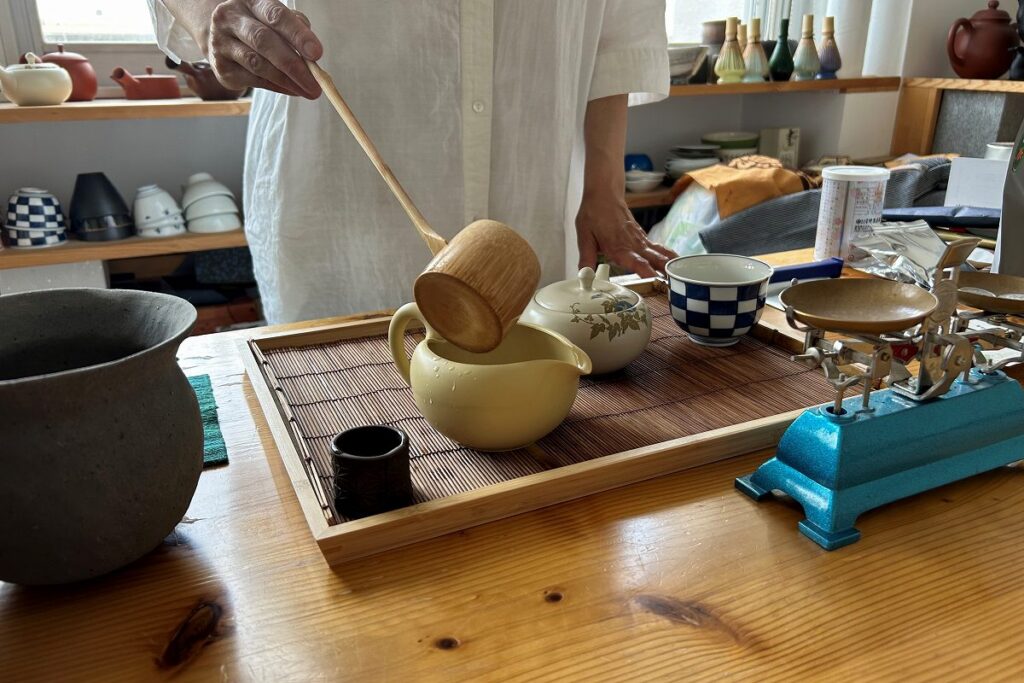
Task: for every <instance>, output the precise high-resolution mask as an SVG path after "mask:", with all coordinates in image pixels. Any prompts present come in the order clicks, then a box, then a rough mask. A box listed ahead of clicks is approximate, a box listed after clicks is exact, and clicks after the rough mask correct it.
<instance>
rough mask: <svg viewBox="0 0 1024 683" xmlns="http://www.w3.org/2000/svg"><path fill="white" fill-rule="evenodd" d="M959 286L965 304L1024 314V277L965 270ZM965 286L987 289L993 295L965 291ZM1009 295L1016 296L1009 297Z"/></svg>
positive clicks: (987, 309)
mask: <svg viewBox="0 0 1024 683" xmlns="http://www.w3.org/2000/svg"><path fill="white" fill-rule="evenodd" d="M959 286H960V291H959V292H958V293H957V294H958V296H959V299H960V303H962V304H964V305H965V306H970V307H972V308H980V309H981V310H983V311H986V312H988V313H1002V314H1004V315H1024V277H1016V276H1014V275H995V274H993V273H967V272H964V273H960V283H959ZM965 287H970V288H972V289H976V290H978V289H983V290H987V291H989V292H991V293H992V294H993V296H989V295H987V294H982V293H981V292H977V291H970V292H965V291H964V288H965ZM1007 295H1009V296H1012V297H1015V298H1012V299H1010V298H1007ZM1018 297H1019V298H1018Z"/></svg>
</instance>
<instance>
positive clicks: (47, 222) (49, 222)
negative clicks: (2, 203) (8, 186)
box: [4, 187, 67, 230]
mask: <svg viewBox="0 0 1024 683" xmlns="http://www.w3.org/2000/svg"><path fill="white" fill-rule="evenodd" d="M4 223H5V225H6V226H7V227H8V228H20V229H22V230H64V229H65V227H67V226H66V224H65V222H64V212H63V211H62V210H61V208H60V202H59V201H57V198H56V197H54V196H53V195H52V194H50V193H49V192H47V191H46V190H40V189H38V188H35V187H23V188H22V189H20V190H18V191H17V192H15V193H14V194H12V195H11V198H10V199H8V200H7V220H6V221H4Z"/></svg>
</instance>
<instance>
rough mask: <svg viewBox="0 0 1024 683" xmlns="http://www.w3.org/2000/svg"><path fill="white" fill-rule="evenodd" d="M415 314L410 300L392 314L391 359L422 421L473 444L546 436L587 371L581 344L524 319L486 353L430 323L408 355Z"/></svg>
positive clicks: (503, 444) (490, 445)
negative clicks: (462, 344) (453, 339)
mask: <svg viewBox="0 0 1024 683" xmlns="http://www.w3.org/2000/svg"><path fill="white" fill-rule="evenodd" d="M413 320H422V317H421V316H420V311H419V309H418V308H417V307H416V304H411V303H410V304H406V305H405V306H403V307H402V308H400V309H399V310H398V312H397V313H395V316H394V318H392V319H391V327H390V329H389V330H388V341H389V342H390V344H391V355H392V357H393V358H394V361H395V365H396V366H397V367H398V371H399V372H400V373H401V375H402V377H404V378H405V381H406V382H407V383H408V384H409V386H410V387H412V394H413V398H414V399H415V400H416V405H417V407H418V408H419V409H420V412H421V413H423V416H424V417H425V418H426V419H427V422H429V423H430V425H431V426H432V427H434V429H436V430H437V431H439V432H441V433H442V434H444V435H445V436H447V437H448V438H450V439H452V440H453V441H456V442H458V443H460V444H462V445H464V446H469V447H470V448H475V449H477V450H482V451H507V450H512V449H515V448H520V447H522V446H525V445H527V444H530V443H533V442H534V441H536V440H538V439H540V438H541V437H543V436H545V435H546V434H548V433H549V432H551V430H553V429H554V428H555V427H557V426H558V425H559V423H561V421H562V420H564V419H565V416H566V415H568V414H569V410H570V409H571V408H572V404H573V401H575V400H576V391H577V389H578V388H579V378H580V376H581V375H586V374H589V373H590V369H591V365H590V358H589V357H588V356H587V354H586V353H584V351H583V350H582V349H580V348H579V347H578V346H576V345H575V344H573V343H572V342H570V341H569V340H568V339H566V338H565V337H563V336H561V335H560V334H556V333H554V332H550V331H548V330H545V329H542V328H540V327H535V326H533V325H528V324H525V323H516V324H515V325H514V326H513V327H512V329H511V330H510V331H509V333H508V334H507V335H506V336H505V339H504V341H502V342H501V344H500V345H499V346H498V348H496V349H494V350H493V351H489V352H487V353H470V352H468V351H464V350H462V349H460V348H459V347H457V346H455V345H454V344H451V343H449V342H448V341H445V340H444V339H443V338H441V337H440V336H439V335H438V334H437V333H436V332H434V331H433V330H431V329H430V328H429V327H427V336H426V339H424V340H423V341H422V342H420V343H419V344H418V345H417V346H416V350H415V351H414V352H413V354H412V359H411V361H410V359H409V358H408V357H406V355H405V344H404V340H405V330H406V328H407V327H408V326H409V324H410V323H411V322H412V321H413Z"/></svg>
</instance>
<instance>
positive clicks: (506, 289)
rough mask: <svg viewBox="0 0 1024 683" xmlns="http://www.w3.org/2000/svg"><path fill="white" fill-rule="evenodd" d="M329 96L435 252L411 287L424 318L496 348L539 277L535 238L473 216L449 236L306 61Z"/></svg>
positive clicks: (478, 345) (476, 345)
mask: <svg viewBox="0 0 1024 683" xmlns="http://www.w3.org/2000/svg"><path fill="white" fill-rule="evenodd" d="M306 63H307V64H308V65H309V70H310V71H311V72H312V74H313V77H314V78H315V79H316V81H317V83H319V84H320V87H321V88H323V91H324V94H326V95H327V99H328V100H330V102H331V104H333V105H334V108H335V109H336V110H337V112H338V114H339V115H340V116H341V118H342V120H343V121H344V122H345V125H346V126H348V129H349V130H350V131H351V132H352V135H353V136H354V137H355V139H356V142H358V143H359V146H360V147H362V148H363V151H364V152H366V156H368V157H369V158H370V161H371V162H373V165H374V167H375V168H376V169H377V172H378V173H380V175H381V177H382V178H383V179H384V182H385V183H387V185H388V187H389V188H391V192H392V193H393V194H394V195H395V198H396V199H398V203H399V204H401V205H402V208H403V209H405V212H406V214H408V216H409V219H410V220H411V221H412V224H413V225H414V226H415V227H416V230H417V231H418V232H419V234H420V237H422V238H423V241H424V242H426V243H427V246H428V247H429V248H430V251H431V253H433V254H434V258H433V260H431V262H430V263H429V264H427V268H426V270H424V271H423V273H421V274H420V276H419V277H418V278H416V284H415V285H414V287H413V295H414V297H415V299H416V304H417V305H418V306H419V308H420V312H421V313H422V314H423V317H424V318H426V322H427V323H428V324H429V325H430V326H431V327H432V328H434V330H435V331H437V333H438V334H440V335H441V336H442V337H444V338H445V339H447V340H448V341H450V342H451V343H452V344H455V345H456V346H458V347H460V348H463V349H465V350H466V351H472V352H475V353H484V352H486V351H491V350H493V349H494V348H496V347H497V346H498V344H500V343H501V341H502V339H504V338H505V335H506V334H507V333H508V331H509V329H511V327H512V325H514V324H515V322H516V320H517V319H518V318H519V316H520V314H522V312H523V309H525V308H526V305H527V304H528V303H529V302H530V298H531V297H532V296H533V292H534V290H536V289H537V284H538V283H539V282H540V261H539V260H538V259H537V254H536V253H534V251H533V248H532V247H530V244H529V243H528V242H527V241H526V240H525V239H523V238H522V237H521V236H520V235H519V233H517V232H516V231H515V230H513V229H512V228H510V227H508V226H507V225H505V224H504V223H499V222H498V221H491V220H481V221H475V222H474V223H470V224H469V225H468V226H466V227H465V228H463V229H462V231H461V232H459V234H458V235H456V236H455V237H454V238H453V239H452V241H451V244H448V243H447V242H445V239H444V238H443V237H441V236H440V235H439V234H437V232H436V231H435V230H434V229H433V228H431V227H430V224H429V223H428V222H427V219H426V218H424V217H423V214H422V213H420V211H419V209H417V208H416V205H415V204H413V201H412V199H411V198H410V197H409V194H408V193H407V192H406V191H405V188H403V187H402V185H401V183H399V182H398V179H397V178H396V177H395V174H394V173H393V172H392V171H391V168H390V167H388V165H387V164H386V163H384V160H383V159H382V158H381V156H380V152H378V151H377V148H376V146H374V144H373V141H372V140H370V137H369V136H368V135H367V134H366V131H365V130H363V127H362V126H361V125H360V124H359V121H358V119H356V116H355V114H353V113H352V110H351V109H349V106H348V104H346V103H345V100H344V99H343V98H342V96H341V93H339V92H338V89H337V87H336V86H335V85H334V81H333V79H332V78H331V76H330V74H328V73H327V72H326V71H324V70H323V69H322V68H320V66H318V65H317V64H315V63H314V62H309V61H307V62H306Z"/></svg>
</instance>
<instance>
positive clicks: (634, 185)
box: [626, 174, 664, 192]
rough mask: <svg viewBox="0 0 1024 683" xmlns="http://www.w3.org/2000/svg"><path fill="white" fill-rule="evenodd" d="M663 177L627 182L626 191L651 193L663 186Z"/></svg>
mask: <svg viewBox="0 0 1024 683" xmlns="http://www.w3.org/2000/svg"><path fill="white" fill-rule="evenodd" d="M663 177H664V176H662V175H660V174H659V176H658V177H657V178H641V179H639V180H626V189H627V190H628V191H629V192H651V191H653V190H655V189H657V188H658V187H659V186H660V185H661V181H662V178H663Z"/></svg>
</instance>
